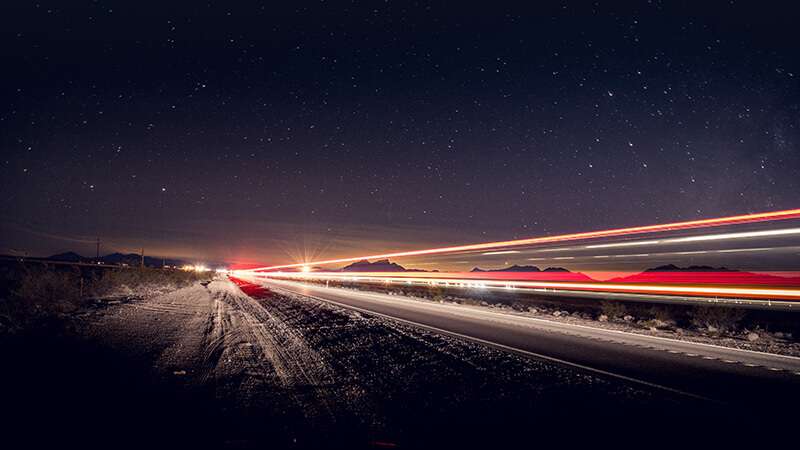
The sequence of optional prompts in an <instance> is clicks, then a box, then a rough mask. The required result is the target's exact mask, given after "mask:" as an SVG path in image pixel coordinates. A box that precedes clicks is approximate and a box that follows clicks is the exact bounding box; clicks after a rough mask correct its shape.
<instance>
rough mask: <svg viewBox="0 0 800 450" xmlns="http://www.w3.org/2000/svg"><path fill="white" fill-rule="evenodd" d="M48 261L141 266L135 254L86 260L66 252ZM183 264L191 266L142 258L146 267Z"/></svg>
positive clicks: (168, 260) (168, 259) (179, 262)
mask: <svg viewBox="0 0 800 450" xmlns="http://www.w3.org/2000/svg"><path fill="white" fill-rule="evenodd" d="M44 259H48V260H50V261H62V262H74V263H89V264H91V263H96V262H98V261H99V262H102V263H103V264H109V265H125V264H127V265H129V266H138V265H140V264H141V261H142V257H141V255H139V254H136V253H111V254H109V255H105V256H101V257H100V258H99V259H98V258H87V257H85V256H82V255H79V254H78V253H75V252H66V253H59V254H57V255H52V256H50V257H48V258H44ZM185 264H191V263H188V262H186V261H183V260H180V259H171V258H167V259H165V258H158V257H154V256H147V255H145V257H144V265H145V266H147V267H163V266H164V265H167V266H183V265H185Z"/></svg>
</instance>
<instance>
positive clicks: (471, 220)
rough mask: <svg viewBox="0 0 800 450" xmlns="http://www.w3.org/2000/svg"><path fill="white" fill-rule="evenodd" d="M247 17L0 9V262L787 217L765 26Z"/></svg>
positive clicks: (786, 103)
mask: <svg viewBox="0 0 800 450" xmlns="http://www.w3.org/2000/svg"><path fill="white" fill-rule="evenodd" d="M233 3H236V4H233ZM267 3H271V2H265V5H263V6H262V5H259V4H246V3H243V2H205V1H202V2H196V1H191V2H160V3H153V4H149V5H146V4H144V3H142V2H127V4H116V3H113V2H104V1H94V2H63V1H52V2H48V1H42V2H38V3H37V2H25V3H20V4H19V5H16V6H15V5H13V4H12V3H8V2H3V5H2V6H1V7H0V8H2V10H0V33H1V34H2V39H3V44H2V46H0V54H1V55H2V60H3V67H2V70H0V95H2V109H1V110H0V154H1V155H2V157H1V158H0V211H1V212H0V214H2V218H1V219H0V253H5V254H8V253H11V254H25V253H27V254H33V255H47V254H51V253H55V252H59V251H65V250H76V251H79V252H83V253H85V254H89V255H91V254H93V252H94V245H93V242H94V239H95V238H96V237H97V236H99V237H100V238H101V240H102V241H103V246H104V253H105V252H111V251H115V250H119V251H138V249H139V248H140V247H142V246H144V247H145V252H146V253H148V254H154V255H167V256H175V257H184V258H193V259H197V260H216V261H220V260H225V261H231V262H233V261H238V262H263V263H285V262H297V260H298V259H301V258H304V257H314V256H316V257H343V256H354V255H358V254H364V253H376V252H380V251H385V250H388V249H408V248H424V247H426V246H430V245H455V244H460V243H470V242H481V241H489V240H499V239H512V238H521V237H530V236H539V235H546V234H555V233H564V232H571V231H584V230H595V229H604V228H610V227H617V226H628V225H644V224H651V223H660V222H669V221H678V220H689V219H694V218H702V217H715V216H724V215H731V214H739V213H747V212H758V211H768V210H779V209H788V208H796V207H798V205H800V201H798V199H799V196H798V194H800V175H799V174H800V38H798V35H797V24H798V23H800V20H798V19H800V16H799V15H798V13H797V11H796V10H793V9H792V8H791V7H790V6H789V5H790V2H784V4H783V5H782V4H781V2H775V3H771V2H770V3H766V2H751V3H746V2H733V1H730V2H706V1H702V2H700V1H695V2H658V1H650V2H636V3H625V2H616V1H615V2H591V3H589V2H586V3H580V2H553V3H552V4H550V5H542V4H540V3H544V2H520V4H521V5H523V4H525V5H528V6H527V7H521V6H514V5H513V4H508V3H501V2H483V3H482V4H480V5H477V6H475V7H472V6H466V5H465V2H432V3H426V2H405V1H389V2H383V1H381V2H336V1H326V2H313V3H307V4H305V5H306V6H302V5H301V3H300V2H274V3H276V4H278V3H280V4H283V5H284V6H277V5H276V4H267ZM534 3H535V6H531V5H532V4H534ZM68 4H70V6H67V5H68Z"/></svg>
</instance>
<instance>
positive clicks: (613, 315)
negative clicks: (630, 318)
mask: <svg viewBox="0 0 800 450" xmlns="http://www.w3.org/2000/svg"><path fill="white" fill-rule="evenodd" d="M600 311H601V312H602V313H603V314H605V315H606V316H608V318H609V319H619V318H621V317H623V316H625V314H626V312H627V309H626V308H625V305H623V304H622V303H619V302H614V301H605V302H603V303H601V304H600Z"/></svg>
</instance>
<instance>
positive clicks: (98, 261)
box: [94, 237, 100, 263]
mask: <svg viewBox="0 0 800 450" xmlns="http://www.w3.org/2000/svg"><path fill="white" fill-rule="evenodd" d="M94 259H95V262H96V263H100V238H99V237H98V238H97V251H96V252H95V257H94Z"/></svg>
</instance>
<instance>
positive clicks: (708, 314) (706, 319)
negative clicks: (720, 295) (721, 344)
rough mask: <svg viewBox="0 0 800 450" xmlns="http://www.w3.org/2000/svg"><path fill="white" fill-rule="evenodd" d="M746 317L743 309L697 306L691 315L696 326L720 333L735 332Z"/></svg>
mask: <svg viewBox="0 0 800 450" xmlns="http://www.w3.org/2000/svg"><path fill="white" fill-rule="evenodd" d="M745 315H746V312H745V311H744V310H743V309H737V308H729V307H724V306H697V307H695V308H694V309H693V310H692V311H691V313H690V316H691V321H692V324H693V325H694V326H696V327H698V328H706V329H708V330H714V329H716V330H718V331H732V330H735V329H736V328H737V327H738V325H739V323H740V322H741V321H742V319H744V317H745Z"/></svg>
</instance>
